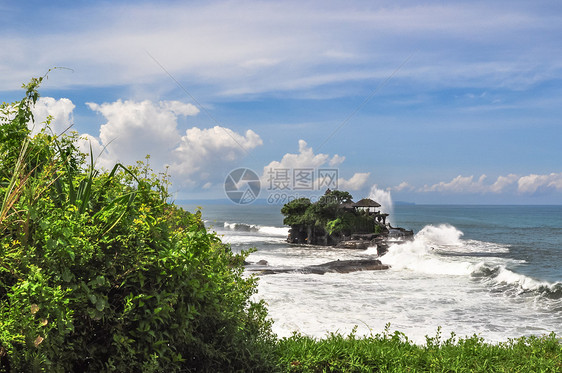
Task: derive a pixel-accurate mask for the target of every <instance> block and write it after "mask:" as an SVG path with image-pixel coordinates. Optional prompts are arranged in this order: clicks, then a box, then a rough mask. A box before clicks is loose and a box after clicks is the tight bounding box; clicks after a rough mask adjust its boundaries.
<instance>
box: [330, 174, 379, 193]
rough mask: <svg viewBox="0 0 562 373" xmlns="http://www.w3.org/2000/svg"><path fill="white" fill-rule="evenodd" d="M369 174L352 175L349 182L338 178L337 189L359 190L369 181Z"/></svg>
mask: <svg viewBox="0 0 562 373" xmlns="http://www.w3.org/2000/svg"><path fill="white" fill-rule="evenodd" d="M369 175H371V173H369V172H358V173H356V174H354V175H353V176H352V177H351V178H350V179H349V180H346V179H343V178H340V179H338V189H340V190H346V191H347V190H359V189H361V188H363V187H364V186H365V184H366V183H367V180H368V179H369Z"/></svg>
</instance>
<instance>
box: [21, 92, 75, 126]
mask: <svg viewBox="0 0 562 373" xmlns="http://www.w3.org/2000/svg"><path fill="white" fill-rule="evenodd" d="M74 108H75V106H74V104H73V103H72V101H70V100H69V99H68V98H61V99H58V100H55V99H54V98H52V97H40V98H39V100H37V102H36V103H35V106H34V107H33V109H32V111H33V116H34V119H35V120H34V122H32V123H29V125H28V126H29V128H30V129H32V130H33V132H32V134H36V133H38V132H39V131H40V130H41V129H42V128H43V127H44V122H45V121H46V120H47V117H48V116H51V117H52V120H51V130H53V132H54V133H55V134H57V135H58V134H61V133H62V132H63V131H65V130H66V129H68V127H69V126H71V125H72V124H74V116H73V114H72V113H73V110H74Z"/></svg>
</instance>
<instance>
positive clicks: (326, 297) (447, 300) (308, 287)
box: [186, 205, 562, 344]
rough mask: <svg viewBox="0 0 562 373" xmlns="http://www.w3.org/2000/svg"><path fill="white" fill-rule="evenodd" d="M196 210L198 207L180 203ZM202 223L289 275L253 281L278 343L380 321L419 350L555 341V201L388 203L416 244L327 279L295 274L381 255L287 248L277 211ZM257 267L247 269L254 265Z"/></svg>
mask: <svg viewBox="0 0 562 373" xmlns="http://www.w3.org/2000/svg"><path fill="white" fill-rule="evenodd" d="M186 207H187V208H188V209H189V210H191V211H193V209H194V208H195V207H194V206H186ZM202 212H203V218H204V219H205V220H206V224H207V226H208V227H209V229H211V230H214V231H216V232H217V233H218V234H220V235H221V236H222V238H223V241H224V242H227V243H230V245H231V247H232V250H234V251H240V250H244V249H249V248H251V247H255V248H256V249H257V251H256V252H254V253H252V254H251V255H250V256H249V258H248V261H250V262H253V263H256V262H258V261H260V260H266V261H267V262H268V266H270V267H275V268H279V267H281V268H291V269H295V271H293V272H290V273H280V274H272V275H262V276H260V277H259V285H258V294H257V295H256V296H257V298H258V299H263V300H265V301H266V302H267V304H268V309H269V315H270V317H271V318H272V319H273V321H274V331H275V333H277V335H279V336H280V337H284V336H290V335H291V334H292V333H293V332H295V331H296V332H300V333H303V334H306V335H311V336H314V337H319V338H321V337H324V336H326V335H327V334H328V333H330V332H340V333H344V334H347V333H349V332H351V331H352V330H353V329H354V328H356V329H357V333H358V334H362V335H368V334H377V333H382V332H383V331H384V329H385V326H386V325H387V323H390V328H391V330H399V331H401V332H403V333H405V334H406V336H407V337H408V338H409V339H410V340H413V341H414V342H416V343H420V344H422V343H424V341H425V338H426V336H430V337H432V336H435V334H436V332H437V329H438V328H439V327H440V328H441V331H442V333H443V334H444V335H445V336H447V335H448V334H449V333H451V332H454V333H455V334H456V335H457V336H461V337H464V336H472V335H474V334H476V335H478V336H480V337H482V338H484V340H486V341H488V342H492V343H494V342H501V341H507V340H508V339H509V338H516V337H520V336H529V335H543V334H547V333H550V332H555V333H556V334H557V335H559V336H560V335H562V206H448V205H447V206H441V205H436V206H425V205H399V206H394V212H393V216H392V224H393V225H394V226H400V227H403V228H407V229H413V230H414V232H415V237H414V240H413V241H410V242H407V243H404V244H394V245H391V246H390V248H389V251H388V253H387V254H385V255H383V256H382V257H380V258H379V259H380V260H381V261H382V262H383V263H384V264H388V265H390V269H388V270H383V271H363V272H353V273H348V274H340V273H327V274H324V275H316V274H305V273H300V272H299V271H298V268H300V267H304V266H307V265H311V264H320V263H324V262H328V261H332V260H338V259H340V260H345V259H362V258H363V259H370V258H375V257H377V251H376V248H374V247H373V248H369V249H367V250H346V249H335V248H330V247H313V246H299V245H290V244H287V243H286V242H285V239H286V237H287V233H288V227H285V226H283V224H282V219H283V217H282V215H281V214H280V206H263V205H249V206H240V205H214V206H213V205H209V206H206V207H203V209H202ZM257 268H261V267H260V266H255V265H252V264H250V265H249V266H248V267H247V272H248V275H249V274H250V273H252V272H251V270H252V269H257Z"/></svg>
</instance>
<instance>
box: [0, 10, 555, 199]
mask: <svg viewBox="0 0 562 373" xmlns="http://www.w3.org/2000/svg"><path fill="white" fill-rule="evenodd" d="M0 14H2V15H3V17H2V19H3V22H2V23H1V24H0V45H2V48H1V49H0V94H1V95H2V100H3V101H7V102H8V101H14V100H16V99H19V98H21V96H22V93H23V92H22V90H21V89H20V87H21V84H22V83H24V82H27V81H28V80H29V79H30V78H31V77H33V76H42V75H44V74H45V73H46V71H47V70H48V69H50V68H53V67H65V68H66V69H55V70H53V71H51V72H50V73H49V75H48V80H47V81H46V82H45V83H44V84H43V86H42V89H41V93H42V96H43V98H42V100H41V102H40V103H39V105H38V107H37V118H38V121H41V118H45V117H46V116H47V115H52V116H53V118H54V119H53V127H54V129H55V130H56V131H62V130H63V129H64V128H66V127H67V126H68V124H70V123H74V127H73V128H74V129H75V130H76V131H78V132H79V133H80V134H81V135H83V137H84V140H82V142H81V143H80V146H82V147H83V149H88V148H89V145H87V144H89V143H91V144H92V147H93V149H94V151H95V153H96V155H99V157H98V165H99V166H102V167H103V166H106V167H108V166H110V165H111V164H112V163H113V162H116V161H121V162H125V163H133V162H134V161H135V160H138V159H143V158H144V156H145V155H146V154H150V155H151V164H152V166H153V167H154V168H155V169H156V170H163V169H164V167H165V166H168V168H169V172H170V173H171V174H172V179H173V183H174V184H173V191H174V193H175V196H176V198H178V199H205V198H224V197H225V193H224V181H225V178H226V176H227V174H228V173H229V172H230V171H231V170H233V169H235V168H238V167H247V168H250V169H252V170H254V171H256V172H257V173H258V174H259V175H260V176H261V177H262V193H261V195H260V197H261V198H267V197H268V195H270V194H271V193H274V192H276V193H278V192H280V191H279V190H274V189H273V188H271V187H268V181H269V182H271V180H268V179H267V178H268V176H267V174H268V173H267V171H268V170H271V169H272V168H276V169H282V170H300V169H313V170H315V171H317V170H318V169H326V168H330V169H337V170H338V181H339V183H338V187H339V188H340V189H346V190H349V191H350V192H351V193H352V194H353V195H354V196H355V197H356V199H359V198H361V197H364V196H368V195H371V196H375V195H380V193H387V194H391V195H392V198H393V199H394V200H403V201H411V202H416V203H500V204H504V203H513V204H560V203H562V162H561V161H562V146H561V143H562V44H561V43H560V40H562V3H560V2H559V1H534V2H529V1H495V2H489V1H455V2H442V1H423V2H419V1H411V2H409V1H404V2H394V1H346V2H342V1H207V2H196V1H185V2H180V1H167V2H158V4H156V2H148V1H144V2H136V1H135V2H133V1H130V2H109V1H105V2H103V1H102V2H95V3H90V2H85V1H73V2H66V1H60V2H50V3H45V2H39V1H35V2H33V1H30V2H0ZM104 147H105V150H103V149H104ZM270 177H271V176H270ZM293 181H294V180H293ZM269 184H271V183H269ZM282 192H283V193H287V194H291V193H293V194H295V193H297V192H298V191H297V190H295V189H294V185H293V186H292V187H291V188H289V189H286V190H283V191H282ZM308 192H309V194H312V195H313V194H315V193H316V194H318V193H321V192H322V191H320V190H310V191H308ZM377 193H379V194H377Z"/></svg>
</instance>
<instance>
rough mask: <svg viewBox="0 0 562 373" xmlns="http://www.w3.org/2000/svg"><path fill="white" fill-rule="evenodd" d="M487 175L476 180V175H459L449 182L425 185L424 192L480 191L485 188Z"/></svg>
mask: <svg viewBox="0 0 562 373" xmlns="http://www.w3.org/2000/svg"><path fill="white" fill-rule="evenodd" d="M484 179H486V175H482V176H480V178H479V179H478V180H477V181H474V176H462V175H459V176H457V177H455V178H454V179H453V180H451V181H449V182H443V181H441V182H439V183H437V184H433V185H431V186H427V185H426V186H424V187H423V189H422V190H423V191H424V192H452V193H480V192H483V191H484V190H485V187H484V186H483V182H484Z"/></svg>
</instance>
